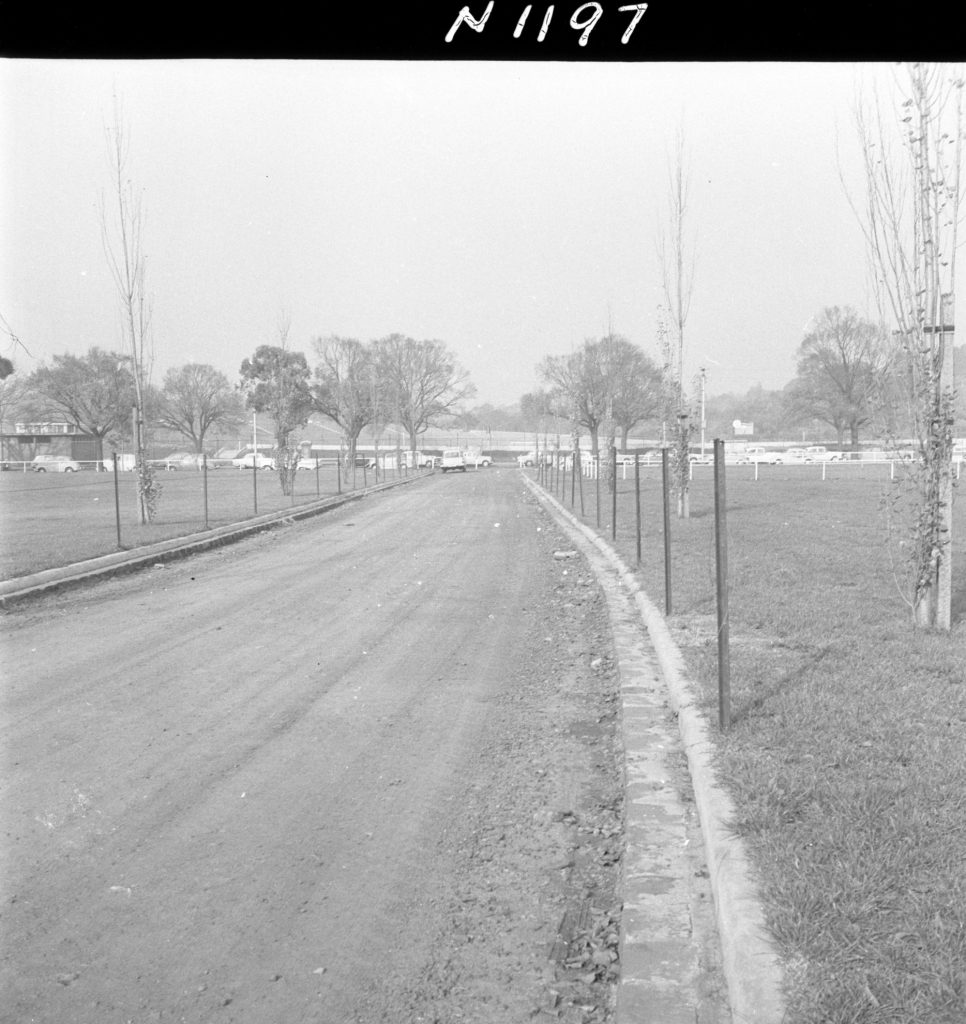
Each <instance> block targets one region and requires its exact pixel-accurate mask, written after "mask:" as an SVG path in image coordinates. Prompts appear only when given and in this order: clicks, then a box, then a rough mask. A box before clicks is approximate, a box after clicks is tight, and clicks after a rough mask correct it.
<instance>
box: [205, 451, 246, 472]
mask: <svg viewBox="0 0 966 1024" xmlns="http://www.w3.org/2000/svg"><path fill="white" fill-rule="evenodd" d="M247 451H248V449H247V448H240V449H239V448H219V449H218V451H216V452H215V454H214V455H209V456H208V468H209V469H221V467H222V466H233V465H234V464H235V459H237V458H240V457H241V456H242V455H244V454H245V453H246V452H247Z"/></svg>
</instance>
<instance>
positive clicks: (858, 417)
mask: <svg viewBox="0 0 966 1024" xmlns="http://www.w3.org/2000/svg"><path fill="white" fill-rule="evenodd" d="M888 359H889V353H888V345H887V341H886V338H885V336H884V332H883V330H882V328H881V327H879V326H877V325H876V324H874V323H871V322H870V321H868V320H863V319H862V318H861V317H860V316H859V315H858V313H856V311H855V310H854V309H852V308H850V307H848V306H846V307H845V308H844V309H842V308H839V307H838V306H829V307H827V308H825V309H823V310H822V312H821V313H820V314H819V316H818V318H817V319H816V321H815V324H814V326H813V327H812V329H811V330H810V331H809V332H808V333H807V334H806V335H805V337H804V339H803V340H802V343H801V344H800V345H799V347H798V375H797V377H796V378H795V380H793V381H792V382H791V384H789V386H788V388H787V389H786V395H787V397H788V401H789V405H790V408H791V410H793V411H794V412H796V413H797V414H798V415H800V416H805V417H808V418H810V419H816V420H821V421H822V422H823V423H828V424H829V425H830V426H831V427H832V428H833V429H834V430H835V432H836V434H837V435H838V442H839V444H840V445H842V444H844V443H845V434H846V432H847V433H848V434H849V442H850V444H851V445H852V447H853V448H854V447H857V446H858V443H859V431H860V430H861V428H862V427H864V426H865V425H866V424H868V423H870V422H871V420H872V418H873V415H874V413H875V409H876V399H877V398H878V396H880V395H881V392H882V382H883V374H884V372H885V368H886V365H887V363H888Z"/></svg>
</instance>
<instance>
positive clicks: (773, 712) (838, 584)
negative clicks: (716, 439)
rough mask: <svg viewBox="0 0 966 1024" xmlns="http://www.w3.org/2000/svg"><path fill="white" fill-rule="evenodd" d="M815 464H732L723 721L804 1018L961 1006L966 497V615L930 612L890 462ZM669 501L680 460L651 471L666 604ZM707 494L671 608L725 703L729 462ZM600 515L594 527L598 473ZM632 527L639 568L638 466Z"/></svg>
mask: <svg viewBox="0 0 966 1024" xmlns="http://www.w3.org/2000/svg"><path fill="white" fill-rule="evenodd" d="M769 469H771V467H769ZM802 469H803V468H802V467H787V468H783V469H776V470H775V471H774V472H770V473H768V474H765V473H761V474H760V478H759V480H757V481H756V480H754V479H753V474H752V473H751V472H750V471H749V470H747V469H746V468H743V467H742V468H736V469H734V470H732V469H731V467H729V471H728V497H729V513H728V515H729V520H728V522H729V527H728V529H729V536H728V545H729V561H730V565H731V577H730V585H729V590H730V606H731V607H730V611H731V619H730V633H731V641H732V644H731V677H732V680H731V685H732V708H733V727H732V729H731V730H730V731H729V732H728V733H727V734H724V735H722V734H720V733H719V732H718V731H717V728H716V727H715V728H714V729H713V730H712V734H713V736H714V737H715V741H716V764H717V768H718V771H719V772H720V775H721V778H722V780H723V782H724V783H725V785H726V786H727V787H728V789H729V790H730V791H731V793H732V795H733V796H734V799H735V802H736V805H737V808H738V811H737V820H736V821H735V822H734V827H735V830H736V831H737V832H738V833H740V834H741V835H742V836H743V837H744V838H745V839H746V841H747V843H748V846H749V850H750V852H751V854H752V857H753V859H754V861H755V864H756V868H757V871H758V874H759V878H760V881H761V886H762V896H763V899H764V902H765V906H766V913H767V916H768V920H769V925H770V928H771V930H772V932H773V933H774V935H775V938H776V940H777V941H778V943H779V944H780V947H781V950H782V953H783V956H784V959H785V966H786V976H787V980H788V987H789V991H788V993H787V995H788V1006H789V1021H788V1022H787V1024H846V1022H849V1024H853V1022H868V1024H953V1022H956V1024H962V1021H963V1020H966V872H964V871H963V865H964V864H966V742H964V741H966V582H964V572H963V566H964V563H966V543H964V533H966V515H964V512H966V507H964V503H963V502H962V500H961V495H959V496H958V497H959V498H960V500H959V501H958V504H956V505H955V506H954V524H953V536H954V538H955V540H954V550H953V565H954V587H953V620H954V629H953V632H952V634H951V635H941V634H929V633H922V632H915V631H913V629H912V628H911V625H910V619H911V616H910V612H909V609H908V607H907V606H906V604H905V603H904V602H903V600H902V599H901V597H900V593H899V588H898V586H897V581H896V579H895V577H894V575H893V565H892V559H891V558H890V554H889V549H890V547H894V545H895V540H894V538H892V539H890V538H889V537H888V536H887V531H886V525H885V519H884V517H883V514H882V512H881V511H880V509H881V507H882V499H883V497H884V496H885V493H886V490H887V488H888V471H887V470H886V471H885V472H884V473H882V474H880V475H876V474H874V473H869V474H864V475H863V476H862V477H858V476H857V475H855V474H853V475H852V476H851V477H846V476H844V474H842V475H838V476H837V477H834V476H833V477H831V478H830V479H826V480H822V479H821V477H820V476H819V475H818V474H817V473H814V472H808V471H805V472H803V471H802ZM591 483H592V482H591ZM605 493H606V492H605ZM588 495H589V500H588ZM565 497H566V501H565V504H566V506H567V507H568V508H569V507H570V489H569V487H568V488H567V489H566V491H565ZM608 497H609V496H608ZM576 506H577V507H576V509H574V511H575V513H579V511H580V507H579V500H578V502H576ZM660 508H661V506H660V477H659V474H657V473H650V474H642V512H643V524H644V526H643V533H644V544H643V551H642V565H641V566H640V569H639V570H638V573H639V576H640V578H641V582H642V585H643V586H644V589H645V590H646V591H647V593H648V594H649V595H650V596H651V597H652V599H654V601H655V603H657V604H659V605H661V606H663V595H664V561H663V534H662V522H661V513H660ZM691 508H692V517H691V519H689V520H679V519H677V518H675V517H673V516H672V519H671V536H672V561H671V565H672V592H673V608H672V612H673V614H672V615H671V617H670V619H669V625H670V627H671V629H672V633H673V634H674V636H675V638H676V640H677V642H678V644H679V646H680V647H681V650H682V653H683V655H684V658H685V661H686V663H687V666H688V670H689V674H690V675H691V677H692V678H693V679H694V680H695V682H696V683H697V684H698V686H699V688H700V691H701V694H702V703H703V706H704V710H705V711H706V713H707V717H708V719H709V720H710V721H711V722H712V723H716V722H717V704H716V702H717V647H716V635H715V629H716V626H715V576H714V518H713V495H712V491H711V469H710V468H708V469H707V470H706V471H703V468H701V469H698V470H696V472H695V479H694V482H693V487H692V497H691ZM609 512H610V506H609V505H608V506H607V511H606V513H604V514H603V515H602V520H601V529H600V533H601V534H602V535H603V536H604V537H605V538H607V539H608V540H609V539H610V528H611V527H610V521H609ZM585 513H586V514H585V516H584V521H585V522H587V523H588V525H591V526H594V525H595V508H594V496H593V492H592V491H588V492H586V493H585ZM614 543H615V546H616V547H617V549H618V550H619V552H620V554H621V555H622V557H623V559H624V561H625V562H626V564H627V565H629V566H634V565H635V563H636V535H635V507H634V492H633V482H632V480H631V479H628V480H625V481H619V490H618V531H617V539H616V541H615V542H614ZM957 568H958V576H957V575H956V573H957Z"/></svg>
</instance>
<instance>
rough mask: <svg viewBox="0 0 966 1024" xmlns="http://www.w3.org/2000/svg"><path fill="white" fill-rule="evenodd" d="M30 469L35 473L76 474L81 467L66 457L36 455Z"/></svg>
mask: <svg viewBox="0 0 966 1024" xmlns="http://www.w3.org/2000/svg"><path fill="white" fill-rule="evenodd" d="M30 468H31V469H32V470H33V471H34V472H35V473H77V472H79V470H80V468H81V465H80V463H79V462H75V461H74V459H72V458H70V457H69V456H67V455H36V456H34V460H33V462H31V464H30Z"/></svg>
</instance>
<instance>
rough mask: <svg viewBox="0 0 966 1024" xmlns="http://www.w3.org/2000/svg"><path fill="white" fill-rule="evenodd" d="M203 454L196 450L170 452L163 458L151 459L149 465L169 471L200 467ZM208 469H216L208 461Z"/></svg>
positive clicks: (202, 463) (202, 461)
mask: <svg viewBox="0 0 966 1024" xmlns="http://www.w3.org/2000/svg"><path fill="white" fill-rule="evenodd" d="M204 461H205V457H204V455H199V454H198V453H197V452H172V453H171V454H170V455H166V456H165V457H164V458H163V459H152V460H151V465H153V466H157V467H158V469H163V470H166V471H167V472H171V471H173V470H176V469H201V468H202V466H203V465H204ZM208 468H209V469H216V468H217V464H216V465H212V464H211V463H210V462H209V463H208Z"/></svg>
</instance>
